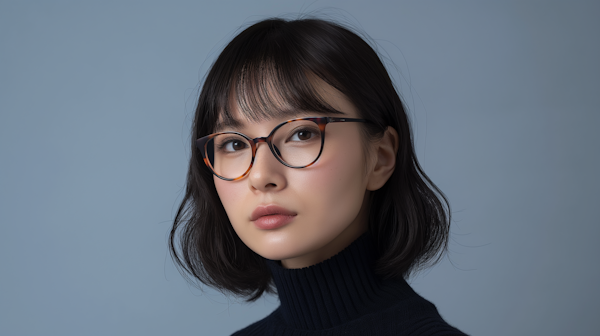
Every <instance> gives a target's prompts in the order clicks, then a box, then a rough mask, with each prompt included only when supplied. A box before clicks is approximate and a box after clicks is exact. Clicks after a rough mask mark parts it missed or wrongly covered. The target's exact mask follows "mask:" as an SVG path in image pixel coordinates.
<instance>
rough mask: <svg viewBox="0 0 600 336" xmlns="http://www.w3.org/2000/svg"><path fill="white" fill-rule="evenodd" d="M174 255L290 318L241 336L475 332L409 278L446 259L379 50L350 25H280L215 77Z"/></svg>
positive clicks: (253, 36) (441, 207)
mask: <svg viewBox="0 0 600 336" xmlns="http://www.w3.org/2000/svg"><path fill="white" fill-rule="evenodd" d="M192 139H193V140H194V141H193V143H192V148H193V149H192V157H191V160H190V167H189V172H188V176H187V188H186V194H185V197H184V199H183V201H182V204H181V206H180V208H179V211H178V213H177V216H176V218H175V221H174V224H173V229H172V231H171V236H170V248H171V252H172V254H173V257H174V259H175V261H176V262H177V263H178V265H179V266H180V267H181V268H182V269H183V270H184V271H186V272H187V273H188V274H189V275H191V276H192V277H193V278H195V279H197V280H199V281H201V282H202V283H205V284H207V285H209V286H213V287H215V288H217V289H220V290H222V291H225V292H230V293H233V294H236V295H239V296H242V297H245V298H247V299H248V300H249V301H252V300H256V299H257V298H259V297H260V296H261V295H262V294H263V293H264V292H275V291H276V292H277V294H278V295H279V299H280V301H281V306H280V307H279V308H278V309H276V310H275V311H274V312H273V313H272V314H271V315H269V316H268V317H266V318H265V319H263V320H261V321H259V322H256V323H254V324H252V325H250V326H249V327H247V328H245V329H243V330H240V331H238V332H237V333H235V335H405V334H406V335H409V334H410V335H421V334H423V335H432V334H444V335H462V333H461V332H460V331H458V330H456V329H455V328H453V327H451V326H449V325H448V324H447V323H446V322H445V321H444V320H443V319H442V318H441V317H440V316H439V314H438V313H437V310H436V308H435V306H433V305H432V304H431V303H429V302H428V301H426V300H425V299H423V298H422V297H420V296H419V295H418V294H416V293H415V292H414V291H413V290H412V289H411V288H410V286H409V285H408V284H407V283H406V281H405V280H404V279H405V277H407V276H408V275H409V274H410V273H411V272H412V271H414V270H416V269H418V268H419V267H422V266H424V265H426V264H428V263H430V262H432V261H436V260H437V259H439V256H440V253H441V252H443V250H444V249H445V248H446V245H447V239H448V232H449V223H450V219H449V209H448V205H447V202H446V200H445V198H444V196H443V195H442V193H441V192H440V191H439V190H438V189H437V188H436V187H435V185H434V184H433V183H432V182H431V181H430V180H429V178H428V177H427V176H426V175H425V173H424V172H423V171H422V169H421V168H420V166H419V164H418V162H417V158H416V156H415V153H414V149H413V144H412V137H411V132H410V126H409V123H408V119H407V116H406V113H405V111H404V107H403V104H402V101H401V100H400V98H399V96H398V93H397V92H396V91H395V89H394V86H393V84H392V82H391V80H390V77H389V75H388V74H387V72H386V70H385V67H384V66H383V64H382V62H381V61H380V59H379V57H378V56H377V54H376V53H375V52H374V51H373V49H372V48H371V47H370V46H369V45H368V44H367V43H366V42H365V41H364V40H362V39H361V38H360V37H358V36H357V35H356V34H354V33H352V32H351V31H349V30H348V29H346V28H344V27H341V26H340V25H337V24H335V23H331V22H327V21H322V20H315V19H308V20H295V21H285V20H281V19H269V20H265V21H262V22H259V23H256V24H254V25H252V26H251V27H249V28H247V29H246V30H244V31H243V32H241V33H240V34H239V35H237V36H236V37H235V38H234V39H233V40H232V41H231V42H230V43H229V44H228V45H227V46H226V47H225V49H224V50H223V52H222V53H221V54H220V55H219V57H218V59H217V60H216V62H215V63H214V64H213V65H212V68H211V70H210V71H209V73H208V75H207V77H206V80H205V82H204V85H203V87H202V91H201V93H200V97H199V101H198V107H197V111H196V116H195V120H194V126H193V136H192Z"/></svg>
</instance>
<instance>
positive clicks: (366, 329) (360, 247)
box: [233, 234, 465, 336]
mask: <svg viewBox="0 0 600 336" xmlns="http://www.w3.org/2000/svg"><path fill="white" fill-rule="evenodd" d="M374 261H375V258H374V248H373V246H372V243H371V239H370V236H369V235H368V234H364V235H362V236H361V237H359V238H358V239H357V240H356V241H354V242H353V243H352V244H350V246H348V247H347V248H346V249H344V250H343V251H342V252H340V253H338V254H337V255H335V256H333V257H332V258H330V259H328V260H325V261H323V262H321V263H319V264H316V265H314V266H310V267H306V268H302V269H285V268H283V267H282V266H281V265H280V263H279V262H277V261H272V260H266V262H267V265H268V266H269V268H270V270H271V273H272V275H273V280H274V281H275V285H276V287H277V293H278V295H279V300H280V302H281V305H280V306H279V307H278V308H277V309H275V310H274V311H273V312H272V313H271V314H270V315H268V316H267V317H265V318H264V319H262V320H260V321H258V322H256V323H254V324H251V325H250V326H248V327H246V328H244V329H242V330H240V331H238V332H236V333H234V334H233V336H246V335H260V336H269V335H277V336H286V335H294V336H309V335H310V336H317V335H319V336H321V335H328V336H335V335H347V336H348V335H361V336H363V335H378V336H379V335H395V336H398V335H465V334H464V333H462V332H460V331H459V330H457V329H456V328H454V327H452V326H450V325H449V324H448V323H446V322H445V321H444V320H443V319H442V317H441V316H440V315H439V313H438V311H437V309H436V308H435V306H434V305H433V304H432V303H430V302H429V301H427V300H425V299H424V298H422V297H421V296H419V295H418V294H417V293H415V291H413V289H412V288H411V287H410V286H409V285H408V284H407V283H406V281H405V280H404V279H387V280H384V279H382V278H380V277H378V276H377V275H376V274H375V272H374V271H373V264H374Z"/></svg>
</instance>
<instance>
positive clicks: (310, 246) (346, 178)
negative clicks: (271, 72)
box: [214, 82, 398, 268]
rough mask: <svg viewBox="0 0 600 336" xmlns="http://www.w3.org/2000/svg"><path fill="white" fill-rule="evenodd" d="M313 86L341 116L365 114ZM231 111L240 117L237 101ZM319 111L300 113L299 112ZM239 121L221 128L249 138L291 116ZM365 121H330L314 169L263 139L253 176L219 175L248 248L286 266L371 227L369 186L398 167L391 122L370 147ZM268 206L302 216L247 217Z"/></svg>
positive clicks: (327, 252)
mask: <svg viewBox="0 0 600 336" xmlns="http://www.w3.org/2000/svg"><path fill="white" fill-rule="evenodd" d="M315 85H316V86H317V89H318V90H320V92H321V94H322V95H323V97H324V99H325V100H326V101H327V102H328V103H329V104H330V105H331V106H332V107H334V108H335V109H337V110H338V111H343V112H344V115H343V116H342V115H336V116H339V117H344V116H345V117H350V118H360V115H359V114H358V111H357V110H356V108H355V107H354V105H353V104H352V103H350V101H349V100H348V99H347V98H346V97H345V96H344V95H343V94H341V93H340V92H339V91H337V90H336V89H334V88H333V87H331V86H329V85H327V84H325V83H324V82H319V83H316V84H315ZM232 112H233V115H234V116H240V115H241V114H240V113H239V107H238V108H235V106H234V111H232ZM317 115H320V114H318V113H314V112H312V113H311V112H299V113H298V115H297V116H296V117H304V116H317ZM238 119H239V120H240V121H242V126H241V127H239V128H226V129H222V130H219V131H238V132H241V133H244V134H246V135H248V136H250V137H251V138H254V137H259V136H266V135H268V134H269V133H270V132H271V130H272V129H273V128H274V127H275V126H276V125H277V124H279V123H281V122H283V121H285V120H288V119H290V118H285V119H281V120H280V119H270V120H263V121H260V122H251V121H249V120H247V119H240V118H238ZM360 127H361V124H360V123H353V122H351V123H332V124H328V125H327V127H326V130H325V134H326V140H325V147H324V148H323V153H322V155H321V157H320V158H319V160H318V161H317V162H316V163H315V164H314V165H312V166H310V167H307V168H302V169H293V168H288V167H285V166H284V165H282V164H281V163H280V162H279V161H277V159H276V158H275V157H274V156H273V154H272V153H271V151H270V150H269V148H268V146H267V145H266V144H260V145H259V146H258V149H257V153H256V158H255V161H254V165H253V167H252V169H251V170H250V173H249V175H248V176H246V177H245V178H243V179H241V180H238V181H224V180H221V179H219V178H217V177H215V178H214V182H215V187H216V189H217V192H218V194H219V197H220V199H221V202H222V203H223V206H224V208H225V211H226V212H227V215H228V217H229V220H230V222H231V225H232V226H233V228H234V230H235V232H236V233H237V234H238V236H239V237H240V239H241V240H242V241H243V242H244V243H245V244H246V245H247V246H248V247H249V248H250V249H252V250H253V251H254V252H256V253H257V254H259V255H261V256H263V257H264V258H267V259H271V260H280V261H281V264H282V265H283V266H284V267H286V268H303V267H308V266H312V265H315V264H317V263H319V262H321V261H324V260H326V259H329V258H331V257H332V256H334V255H336V254H337V253H339V252H340V251H342V250H343V249H344V248H346V247H347V246H348V245H350V243H352V242H353V241H354V240H355V239H356V238H358V237H359V236H360V235H362V234H363V233H364V232H366V231H367V228H368V211H369V209H368V197H369V192H370V191H374V190H377V189H379V188H381V187H382V186H383V185H384V184H385V182H386V181H387V180H388V179H389V177H390V176H391V174H392V173H393V171H394V165H395V159H396V151H397V148H398V145H397V143H398V135H397V133H396V131H395V130H394V129H393V128H391V127H388V129H387V130H386V131H385V133H384V135H383V136H382V137H381V138H380V139H378V140H376V141H369V142H368V146H369V150H367V151H366V153H365V152H364V150H363V148H364V145H363V143H364V142H365V140H364V139H363V135H362V132H360ZM271 204H275V205H278V206H281V207H283V208H285V209H288V210H291V211H293V212H295V213H297V215H296V216H295V217H294V219H293V220H292V221H291V222H290V223H288V224H287V225H285V226H283V227H280V228H277V229H272V230H261V229H259V228H257V227H256V226H255V225H254V223H253V222H252V221H251V220H250V216H251V214H252V212H253V211H254V210H255V209H256V207H257V206H259V205H271Z"/></svg>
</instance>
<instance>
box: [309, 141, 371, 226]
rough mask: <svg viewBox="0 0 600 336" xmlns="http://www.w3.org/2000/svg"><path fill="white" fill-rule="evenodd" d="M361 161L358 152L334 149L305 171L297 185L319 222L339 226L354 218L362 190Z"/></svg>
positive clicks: (362, 166) (362, 193)
mask: <svg viewBox="0 0 600 336" xmlns="http://www.w3.org/2000/svg"><path fill="white" fill-rule="evenodd" d="M364 164H365V163H364V158H363V156H362V152H361V151H356V152H350V151H348V152H338V153H335V155H328V156H325V157H322V158H321V159H319V162H318V164H316V165H314V166H313V167H311V168H312V169H307V170H306V173H307V174H306V176H305V177H304V179H303V180H302V181H299V183H298V185H297V186H298V187H299V188H300V187H301V188H302V191H301V193H302V194H303V195H305V196H304V197H303V198H304V200H305V201H306V202H308V203H310V205H309V209H310V210H311V217H312V216H314V218H315V220H318V221H319V222H320V225H327V226H328V227H331V228H332V229H339V227H340V226H344V225H348V224H350V222H352V221H353V220H354V218H356V216H357V214H358V212H359V211H360V209H361V206H362V201H363V198H364V194H365V190H366V179H365V174H364Z"/></svg>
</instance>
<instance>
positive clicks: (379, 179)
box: [367, 126, 398, 191]
mask: <svg viewBox="0 0 600 336" xmlns="http://www.w3.org/2000/svg"><path fill="white" fill-rule="evenodd" d="M371 150H372V151H373V152H372V153H373V156H375V157H374V158H373V159H374V160H375V162H374V165H373V168H372V169H371V171H370V172H369V177H368V180H367V190H370V191H375V190H377V189H379V188H381V187H383V185H384V184H385V183H386V182H387V180H388V179H389V178H390V176H392V173H393V172H394V168H396V154H397V152H398V132H396V130H395V129H394V128H393V127H391V126H388V128H387V129H386V130H385V132H384V134H383V136H382V137H381V139H379V140H377V142H375V143H374V145H373V147H372V148H371Z"/></svg>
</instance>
